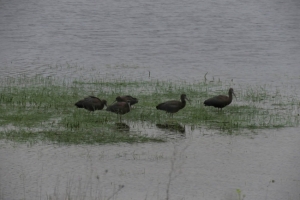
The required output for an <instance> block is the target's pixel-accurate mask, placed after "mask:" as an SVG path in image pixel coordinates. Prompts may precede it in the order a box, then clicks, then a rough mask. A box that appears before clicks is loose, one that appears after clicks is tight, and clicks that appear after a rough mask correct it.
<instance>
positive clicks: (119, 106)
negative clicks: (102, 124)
mask: <svg viewBox="0 0 300 200" xmlns="http://www.w3.org/2000/svg"><path fill="white" fill-rule="evenodd" d="M106 110H107V111H110V112H113V113H116V114H117V115H120V122H121V115H124V114H126V113H128V112H129V111H130V101H129V100H128V101H127V102H116V103H114V104H112V105H110V106H108V107H107V108H106Z"/></svg>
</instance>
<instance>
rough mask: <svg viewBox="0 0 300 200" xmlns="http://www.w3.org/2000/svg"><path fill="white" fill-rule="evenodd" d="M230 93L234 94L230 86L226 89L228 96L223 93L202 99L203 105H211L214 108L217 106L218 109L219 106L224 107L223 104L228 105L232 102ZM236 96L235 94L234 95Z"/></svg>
mask: <svg viewBox="0 0 300 200" xmlns="http://www.w3.org/2000/svg"><path fill="white" fill-rule="evenodd" d="M232 94H233V95H234V96H235V94H234V92H233V89H232V88H230V89H229V91H228V96H229V97H228V96H225V95H219V96H215V97H212V98H210V99H207V100H205V101H204V105H205V106H213V107H215V108H218V110H219V109H220V108H221V110H222V108H224V107H225V106H228V105H229V104H230V103H231V102H232ZM235 98H236V96H235Z"/></svg>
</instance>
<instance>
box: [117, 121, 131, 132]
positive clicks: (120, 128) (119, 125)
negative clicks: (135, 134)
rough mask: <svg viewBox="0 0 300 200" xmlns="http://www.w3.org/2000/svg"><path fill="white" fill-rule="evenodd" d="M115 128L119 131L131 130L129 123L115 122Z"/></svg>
mask: <svg viewBox="0 0 300 200" xmlns="http://www.w3.org/2000/svg"><path fill="white" fill-rule="evenodd" d="M115 128H116V129H117V130H118V131H124V132H129V131H130V126H128V125H127V124H125V123H122V122H120V123H115Z"/></svg>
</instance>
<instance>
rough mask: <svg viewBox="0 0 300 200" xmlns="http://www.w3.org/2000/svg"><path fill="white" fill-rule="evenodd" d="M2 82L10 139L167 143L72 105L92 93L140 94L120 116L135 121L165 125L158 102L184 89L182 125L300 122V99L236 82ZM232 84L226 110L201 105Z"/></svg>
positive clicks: (244, 126)
mask: <svg viewBox="0 0 300 200" xmlns="http://www.w3.org/2000/svg"><path fill="white" fill-rule="evenodd" d="M0 83H1V87H0V89H1V90H0V104H1V108H0V112H1V116H0V125H1V126H2V127H14V129H13V130H11V129H9V128H5V129H3V128H2V129H1V131H0V135H1V136H0V137H1V138H6V139H11V140H19V141H23V140H25V141H26V140H33V141H34V140H36V141H38V140H44V141H51V142H63V143H75V144H78V143H89V144H90V143H115V142H130V143H132V142H148V141H156V142H158V141H163V140H162V139H160V138H153V137H147V136H145V135H143V134H133V132H131V131H129V132H128V133H124V132H122V131H118V129H116V128H115V126H116V123H117V122H118V120H117V116H116V115H115V114H114V113H111V112H106V111H105V110H101V111H95V112H88V111H86V110H84V109H77V108H76V107H75V106H74V103H75V102H76V101H78V100H79V99H82V98H84V97H85V96H88V95H94V96H97V97H99V98H101V99H106V100H107V101H108V104H110V103H112V102H113V101H114V100H115V97H116V96H118V95H125V94H130V95H132V96H135V97H137V98H138V99H139V103H138V104H136V105H135V106H134V108H133V109H132V110H131V112H130V113H128V114H126V115H124V116H123V117H122V119H123V120H125V121H127V122H133V123H141V122H143V123H144V122H146V123H150V124H165V122H166V121H168V120H170V118H169V115H168V114H166V113H164V112H162V111H159V110H156V108H155V106H156V105H157V104H158V103H161V102H163V101H166V100H170V99H178V100H179V96H180V94H182V93H185V94H187V96H188V98H189V99H191V103H187V105H186V107H185V108H184V109H182V110H180V111H179V112H178V113H176V114H174V118H173V119H172V120H175V121H177V122H179V123H180V124H181V125H183V126H184V125H191V126H193V127H196V128H197V127H205V128H209V129H216V130H219V131H220V132H221V133H229V134H231V133H241V132H243V130H255V129H274V128H283V127H293V126H298V125H299V114H298V111H299V106H300V102H299V100H297V99H295V98H292V97H288V96H284V95H283V94H281V93H280V91H278V90H276V91H270V90H268V89H267V88H268V87H267V86H259V87H256V86H253V87H251V86H249V87H246V88H241V87H240V86H237V85H234V84H233V83H232V82H229V83H223V82H221V81H217V82H208V81H206V80H204V81H199V82H192V83H188V82H184V81H181V82H180V81H177V82H169V81H157V80H148V81H143V80H127V79H118V80H116V81H111V80H104V79H100V80H98V79H92V80H89V81H83V80H73V81H67V80H61V79H55V78H51V77H48V78H44V77H41V76H35V77H18V78H7V79H2V80H0ZM229 87H233V88H234V90H235V93H236V95H237V99H234V100H233V102H232V104H231V105H229V106H227V107H226V108H224V109H223V111H221V112H219V111H218V110H217V109H216V108H213V107H205V106H204V105H203V101H204V100H205V99H207V98H209V97H212V96H215V95H218V94H227V93H228V89H229ZM37 130H38V131H37ZM140 132H143V131H140Z"/></svg>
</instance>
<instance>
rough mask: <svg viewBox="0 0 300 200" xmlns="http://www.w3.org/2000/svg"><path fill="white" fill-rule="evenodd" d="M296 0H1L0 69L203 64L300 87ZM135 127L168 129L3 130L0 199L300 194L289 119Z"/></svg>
mask: <svg viewBox="0 0 300 200" xmlns="http://www.w3.org/2000/svg"><path fill="white" fill-rule="evenodd" d="M299 9H300V3H299V1H297V0H287V1H283V0H275V1H274V0H272V1H271V0H259V1H258V0H254V1H245V0H242V1H236V0H217V1H207V0H201V1H178V0H174V1H170V0H169V1H166V2H159V1H143V0H142V1H135V0H131V1H126V2H125V1H124V2H122V1H118V0H114V1H108V0H106V1H105V0H104V1H94V0H86V1H78V0H72V1H70V0H61V1H50V0H40V1H33V0H25V1H17V0H4V1H1V4H0V44H1V45H0V52H1V53H0V61H1V62H0V63H1V64H0V78H4V77H7V76H18V75H27V76H32V75H35V74H41V75H44V76H55V77H61V78H71V79H73V78H82V79H86V80H89V79H90V78H95V77H96V78H112V79H117V78H119V77H125V78H134V79H135V78H137V79H139V78H141V79H146V78H149V75H150V78H153V79H159V80H177V79H180V80H183V79H184V80H187V81H197V80H203V79H204V74H205V73H207V72H208V75H207V78H208V80H210V81H211V80H218V79H220V80H221V81H225V80H228V81H231V80H233V82H234V84H236V85H237V87H238V86H239V85H252V86H253V85H265V84H267V85H268V88H269V89H270V90H273V89H274V90H275V89H279V90H280V91H284V92H285V93H286V94H289V95H290V94H293V96H296V97H299V99H300V95H299V94H300V87H299V85H300V68H299V63H300V56H299V55H300V23H299V21H300V12H299ZM237 91H238V90H237ZM236 93H237V94H238V92H236ZM295 112H299V111H295ZM128 125H129V126H130V131H135V128H134V127H133V125H132V124H130V123H129V124H128ZM139 130H140V129H139ZM144 133H145V134H150V135H151V134H154V135H155V134H162V135H163V134H165V135H167V136H170V134H172V135H171V136H170V137H168V142H166V143H148V144H133V145H131V144H116V145H101V146H98V145H95V146H88V145H85V146H81V145H78V146H73V145H71V146H64V145H61V146H58V145H53V144H35V145H33V146H31V145H30V144H19V143H13V142H7V141H3V140H2V141H0V159H1V162H0V199H1V200H2V199H5V200H7V199H8V200H10V199H47V198H48V199H50V198H52V199H66V198H65V197H66V196H71V197H73V198H74V199H95V198H98V199H166V197H167V196H168V195H169V199H216V200H235V199H242V197H243V195H245V197H244V200H248V199H255V200H267V199H272V200H276V199H278V200H282V199H293V200H294V199H300V192H299V191H300V190H299V188H300V174H299V168H300V159H299V143H300V138H299V128H283V129H278V130H271V131H268V130H262V131H258V132H255V133H247V134H242V135H238V136H236V135H234V136H228V135H222V134H219V132H218V134H217V132H214V131H213V130H206V129H200V130H191V128H190V127H185V134H184V135H183V136H182V135H178V134H177V133H176V134H175V133H173V132H169V131H168V130H165V129H160V128H159V127H157V126H156V125H153V126H152V127H145V131H144ZM172 163H173V168H172ZM168 186H169V192H167V191H168ZM237 189H238V190H237ZM238 191H240V192H241V198H239V196H238ZM81 197H82V198H81ZM92 197H93V198H92Z"/></svg>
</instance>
